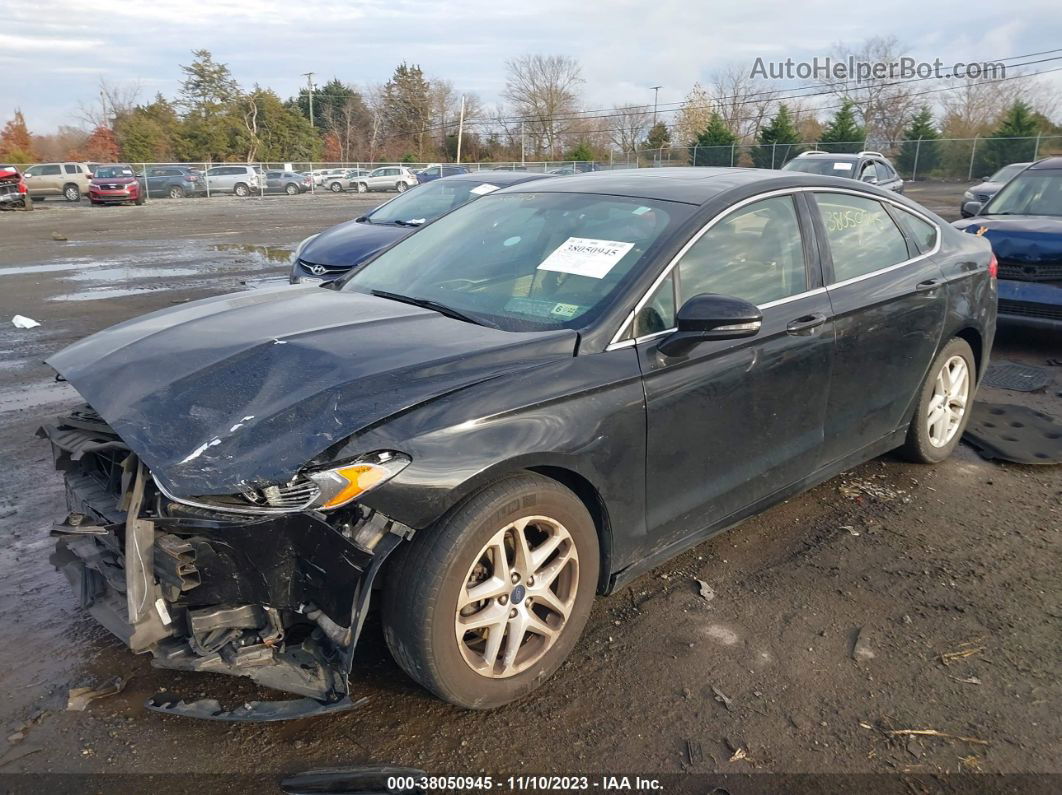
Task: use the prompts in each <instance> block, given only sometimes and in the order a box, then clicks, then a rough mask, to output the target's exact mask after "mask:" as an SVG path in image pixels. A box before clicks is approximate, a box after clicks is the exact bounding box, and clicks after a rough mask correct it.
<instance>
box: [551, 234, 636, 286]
mask: <svg viewBox="0 0 1062 795" xmlns="http://www.w3.org/2000/svg"><path fill="white" fill-rule="evenodd" d="M632 248H634V243H623V242H621V241H618V240H593V239H591V238H587V237H569V238H568V239H567V240H565V241H564V242H563V243H561V244H560V245H559V246H557V248H556V249H554V251H553V253H552V254H550V255H549V256H548V257H546V258H545V259H544V260H542V262H541V263H540V264H539V266H538V269H539V270H540V271H556V272H558V273H571V274H573V275H575V276H589V277H590V278H592V279H603V278H605V276H607V275H608V272H609V271H610V270H612V268H613V266H614V265H615V264H616V263H617V262H619V261H620V260H621V259H623V257H624V255H626V253H627V252H628V251H630V250H631V249H632Z"/></svg>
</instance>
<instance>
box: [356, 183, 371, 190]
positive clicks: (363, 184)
mask: <svg viewBox="0 0 1062 795" xmlns="http://www.w3.org/2000/svg"><path fill="white" fill-rule="evenodd" d="M368 192H369V186H368V185H366V184H365V183H364V182H359V183H358V193H368Z"/></svg>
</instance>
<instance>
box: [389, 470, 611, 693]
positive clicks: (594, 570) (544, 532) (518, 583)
mask: <svg viewBox="0 0 1062 795" xmlns="http://www.w3.org/2000/svg"><path fill="white" fill-rule="evenodd" d="M529 519H530V521H528V520H529ZM516 533H520V534H521V535H522V537H523V538H524V539H526V540H527V541H528V542H529V543H528V544H527V545H525V548H529V549H530V555H529V556H528V555H524V556H519V557H518V556H517V555H516V553H515V544H513V541H514V539H515V538H516V535H515V534H516ZM499 539H500V541H499ZM553 543H556V544H557V545H556V546H555V547H554V548H553V550H552V551H549V550H547V549H545V548H544V546H543V545H548V544H553ZM499 544H500V545H501V546H500V547H499ZM500 548H504V549H505V550H506V553H505V556H506V562H505V566H506V572H509V573H505V572H500V573H498V580H499V582H498V583H496V584H495V585H494V586H492V585H491V582H492V581H493V580H494V578H495V574H496V572H497V569H495V567H494V565H493V561H494V559H495V558H494V550H498V549H500ZM536 551H541V553H542V555H543V557H542V559H541V560H540V561H537V562H536V561H534V554H535V552H536ZM529 557H530V558H531V561H530V562H529V561H528V558H529ZM551 568H552V569H553V570H552V571H551ZM598 568H599V551H598V540H597V531H596V528H595V525H594V520H593V518H592V517H591V516H590V513H589V512H588V511H587V509H586V507H585V506H584V505H583V503H582V501H581V500H580V499H579V498H578V497H576V496H575V494H573V493H572V492H571V491H569V490H568V489H566V488H565V487H564V486H562V485H561V484H559V483H557V482H556V481H554V480H550V479H549V478H545V477H542V476H540V475H534V474H531V473H528V474H526V475H522V476H516V477H511V478H507V479H505V480H502V481H499V482H497V483H495V484H493V485H491V486H489V487H487V488H486V489H484V490H482V491H480V492H478V493H477V494H475V495H473V496H472V497H470V498H468V499H466V500H465V501H464V502H462V503H461V504H460V505H459V506H458V507H457V508H456V509H454V510H452V511H450V512H449V513H448V514H447V515H446V516H445V517H444V518H443V519H441V520H440V521H439V522H437V523H436V524H435V525H434V526H432V527H430V528H428V529H426V530H423V531H421V532H420V533H418V534H417V536H416V537H415V538H414V539H413V540H412V541H411V542H410V543H409V544H408V545H407V546H406V547H405V548H403V549H402V550H400V553H399V555H398V557H397V559H396V560H395V561H394V563H393V565H392V566H391V567H390V568H389V570H388V571H387V574H386V580H385V584H384V596H383V606H382V616H383V624H384V634H385V637H386V639H387V645H388V647H389V648H390V650H391V653H392V655H393V656H394V658H395V660H396V661H397V662H398V664H399V665H400V666H401V667H402V668H403V670H405V671H406V673H408V674H409V675H410V676H411V677H412V678H413V679H414V680H416V681H417V682H419V683H420V684H421V685H422V686H424V687H425V688H427V689H428V690H430V691H431V692H432V693H434V694H435V695H436V696H438V697H439V698H441V699H443V700H445V701H448V702H450V703H451V704H456V705H458V706H461V707H467V708H470V709H487V708H492V707H498V706H501V705H502V704H507V703H509V702H510V701H513V700H515V699H518V698H520V697H522V696H524V695H527V694H528V693H530V692H531V691H532V690H534V689H535V688H537V687H538V686H539V685H541V684H542V683H543V682H544V681H545V680H546V679H547V678H548V677H549V676H550V675H551V674H552V673H554V671H556V669H557V668H558V667H560V665H561V663H563V662H564V659H565V658H566V657H567V656H568V654H569V653H570V652H571V650H572V649H573V648H574V647H575V644H576V643H577V642H578V640H579V637H580V635H581V634H582V631H583V628H584V627H585V625H586V621H587V618H588V617H589V615H590V608H591V606H592V605H593V601H594V594H595V592H596V590H597V579H598ZM488 571H489V572H490V574H489V576H488V575H487V572H488ZM535 574H538V575H539V578H538V579H539V582H538V584H537V585H536V584H535V582H534V575H535ZM544 577H548V578H549V579H548V580H545V579H544ZM472 578H478V579H477V582H478V584H479V585H480V586H486V588H487V589H488V592H489V593H490V594H491V595H490V596H489V598H485V599H480V600H477V601H475V602H470V603H469V604H467V605H465V606H464V607H462V608H460V609H459V599H467V589H468V586H469V582H470V581H471V579H472ZM492 588H493V589H501V590H503V591H508V593H507V594H505V593H500V592H499V595H496V596H495V595H493V591H492V590H491V589H492ZM521 588H522V589H524V590H519V589H521ZM528 600H533V602H529V601H528ZM562 610H563V611H566V613H567V615H566V616H565V615H564V612H562ZM488 611H489V616H486V617H484V618H481V619H480V620H491V621H492V623H493V628H494V629H496V631H497V633H498V634H497V635H495V637H497V638H498V641H497V643H496V644H494V645H493V647H492V645H491V636H490V627H478V628H476V629H474V630H468V631H465V632H463V633H462V634H461V635H459V634H458V632H459V625H463V624H464V623H466V622H468V621H471V622H473V623H475V622H476V618H475V617H478V616H483V614H484V613H488ZM525 622H530V625H529V624H527V623H525ZM529 627H533V628H529ZM514 633H518V636H519V637H520V641H519V642H517V643H515V645H513V644H510V638H512V637H517V635H516V634H514ZM491 652H493V662H490V661H488V656H489V655H491ZM474 666H478V667H479V670H477V669H476V668H475V667H474Z"/></svg>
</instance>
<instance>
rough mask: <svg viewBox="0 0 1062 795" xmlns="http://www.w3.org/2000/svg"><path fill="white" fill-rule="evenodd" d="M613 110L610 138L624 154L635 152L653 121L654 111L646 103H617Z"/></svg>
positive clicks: (610, 121) (610, 120)
mask: <svg viewBox="0 0 1062 795" xmlns="http://www.w3.org/2000/svg"><path fill="white" fill-rule="evenodd" d="M613 111H614V114H613V116H612V118H611V119H609V123H610V124H611V130H610V131H609V138H610V139H611V142H612V143H613V144H614V145H615V146H616V147H617V148H618V149H619V150H620V151H621V152H622V153H623V154H633V153H634V152H636V151H637V150H638V145H639V144H640V143H641V142H642V141H644V140H645V136H646V133H648V132H649V126H650V125H651V124H652V123H653V114H652V111H650V110H649V109H648V106H646V105H616V106H614V107H613Z"/></svg>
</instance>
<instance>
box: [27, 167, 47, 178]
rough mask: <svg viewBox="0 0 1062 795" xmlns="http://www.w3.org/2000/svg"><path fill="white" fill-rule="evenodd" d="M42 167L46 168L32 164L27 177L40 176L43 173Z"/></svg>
mask: <svg viewBox="0 0 1062 795" xmlns="http://www.w3.org/2000/svg"><path fill="white" fill-rule="evenodd" d="M42 168H44V166H30V167H29V168H27V169H26V176H27V177H38V176H40V175H41V169H42Z"/></svg>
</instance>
